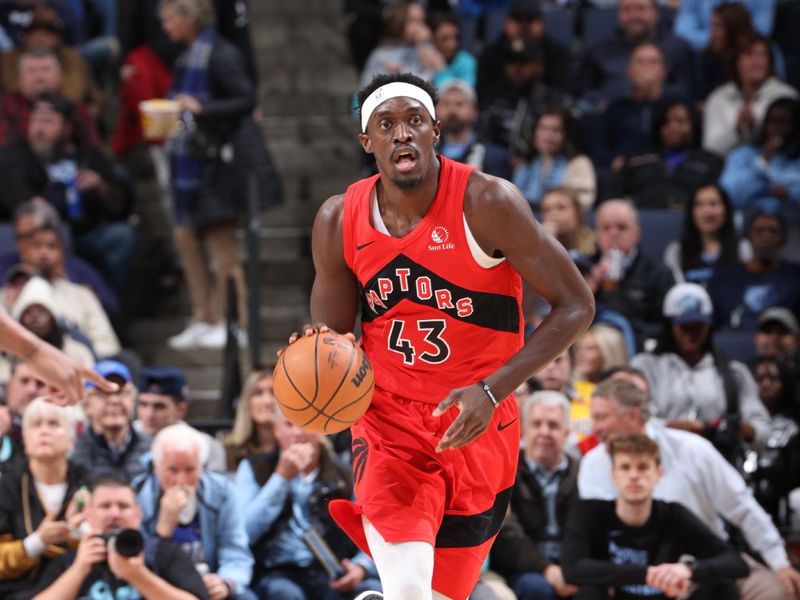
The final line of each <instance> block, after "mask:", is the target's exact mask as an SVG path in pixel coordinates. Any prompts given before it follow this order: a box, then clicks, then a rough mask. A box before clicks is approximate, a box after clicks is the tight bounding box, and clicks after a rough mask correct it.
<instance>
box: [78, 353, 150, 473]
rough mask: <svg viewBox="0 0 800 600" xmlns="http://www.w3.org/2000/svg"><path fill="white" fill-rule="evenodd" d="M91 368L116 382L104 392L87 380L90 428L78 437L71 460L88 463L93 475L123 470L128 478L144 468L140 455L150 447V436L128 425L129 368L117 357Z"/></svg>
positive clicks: (132, 395)
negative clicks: (112, 387) (114, 387)
mask: <svg viewBox="0 0 800 600" xmlns="http://www.w3.org/2000/svg"><path fill="white" fill-rule="evenodd" d="M94 370H95V371H96V372H97V373H99V374H100V375H102V376H103V377H105V378H106V379H108V380H109V381H112V382H113V383H116V384H117V385H118V386H119V389H118V390H117V391H115V392H105V391H102V390H101V389H99V388H97V387H96V386H95V384H94V383H92V382H87V383H86V392H85V394H84V399H83V402H84V410H85V411H86V416H87V417H88V419H89V428H88V429H87V430H86V431H85V432H84V433H83V435H82V436H81V437H80V438H78V440H77V442H76V443H75V451H74V452H73V454H72V460H73V461H74V462H76V463H78V464H81V465H83V466H85V467H87V468H88V469H89V470H90V472H91V473H92V474H93V475H96V476H100V475H105V474H108V473H118V474H120V473H121V474H124V475H125V476H126V477H128V479H133V478H134V477H135V476H136V475H139V474H141V473H144V472H145V470H146V467H145V463H144V462H143V461H142V456H143V455H144V454H146V453H147V452H149V451H150V442H151V439H150V437H149V436H146V435H144V434H141V433H138V432H137V431H135V430H134V429H133V427H131V417H132V416H133V405H134V401H135V399H136V387H135V386H134V385H133V377H132V376H131V372H130V370H129V369H128V367H126V366H125V365H124V364H123V363H121V362H118V361H116V360H101V361H100V362H98V363H97V364H95V366H94Z"/></svg>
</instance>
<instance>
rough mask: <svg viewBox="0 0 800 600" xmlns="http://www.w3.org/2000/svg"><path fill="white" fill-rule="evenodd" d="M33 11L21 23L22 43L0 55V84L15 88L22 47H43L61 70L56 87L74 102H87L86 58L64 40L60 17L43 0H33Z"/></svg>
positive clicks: (89, 82) (89, 95)
mask: <svg viewBox="0 0 800 600" xmlns="http://www.w3.org/2000/svg"><path fill="white" fill-rule="evenodd" d="M36 4H38V6H35V8H34V14H33V15H32V17H33V18H32V19H31V21H30V22H29V23H27V24H26V25H25V28H24V34H23V36H22V43H21V45H20V46H19V47H18V48H14V49H12V50H10V51H8V52H5V53H3V54H2V55H0V71H2V83H3V86H4V87H5V88H6V89H7V90H10V91H16V90H17V89H18V87H17V82H18V73H17V67H18V61H19V56H20V54H21V53H22V52H24V51H25V50H26V49H38V48H45V49H47V50H49V51H51V52H53V53H55V55H56V56H57V57H58V62H59V63H60V65H61V71H62V73H63V83H62V85H61V89H60V90H59V91H60V92H61V94H63V95H64V96H65V97H66V98H69V100H70V101H71V102H73V103H75V104H84V103H86V104H87V108H88V103H89V102H90V101H91V99H92V91H93V90H92V80H91V75H90V73H89V69H88V68H87V64H86V62H85V61H84V60H83V58H82V57H81V55H80V52H79V51H78V49H77V48H75V47H74V44H73V43H72V42H69V41H67V40H65V38H64V33H65V28H64V21H63V20H62V19H61V18H59V16H58V15H57V14H56V13H55V11H53V10H52V9H48V8H47V7H46V5H45V3H36Z"/></svg>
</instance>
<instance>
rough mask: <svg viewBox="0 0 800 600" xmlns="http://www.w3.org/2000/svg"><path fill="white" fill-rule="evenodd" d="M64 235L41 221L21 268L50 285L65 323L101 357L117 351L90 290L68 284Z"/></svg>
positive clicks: (105, 317)
mask: <svg viewBox="0 0 800 600" xmlns="http://www.w3.org/2000/svg"><path fill="white" fill-rule="evenodd" d="M63 235H64V233H63V231H62V229H61V227H60V226H59V224H58V222H56V221H50V220H45V221H44V222H43V223H42V224H41V225H40V226H39V227H38V229H36V230H34V231H33V233H31V234H30V237H29V240H28V242H27V243H28V244H29V246H28V249H27V250H26V253H25V256H24V257H23V260H25V266H28V267H30V268H32V269H33V270H35V271H36V272H37V273H38V274H39V275H40V276H41V277H42V278H43V279H45V280H47V282H48V283H49V284H50V285H51V286H52V290H51V291H50V293H51V294H52V297H53V301H54V302H55V303H56V305H57V307H58V314H59V315H62V316H63V318H64V321H65V322H66V324H67V325H68V326H69V327H70V328H71V329H74V330H76V331H77V332H78V333H80V334H82V335H83V336H85V337H86V338H87V339H88V340H89V342H90V343H91V345H92V347H93V349H94V352H95V353H96V354H97V355H98V356H99V357H101V358H105V357H108V356H113V355H115V354H117V353H118V352H119V351H120V344H119V340H118V339H117V335H116V333H114V329H113V328H112V327H111V323H110V322H109V320H108V315H106V313H105V312H104V311H103V307H102V306H101V305H100V302H99V300H98V299H97V296H95V295H94V293H93V292H92V290H90V289H89V288H87V287H84V286H82V285H78V284H76V283H73V282H71V281H69V280H68V279H67V278H66V277H65V276H64V275H65V272H66V266H65V251H64V240H63V237H62V236H63Z"/></svg>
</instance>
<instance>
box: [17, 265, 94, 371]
mask: <svg viewBox="0 0 800 600" xmlns="http://www.w3.org/2000/svg"><path fill="white" fill-rule="evenodd" d="M62 310H63V306H60V305H59V304H58V300H57V296H56V294H55V292H54V290H53V287H52V286H51V285H50V284H49V283H47V281H45V280H44V279H42V278H41V277H32V278H31V279H30V280H29V281H28V282H27V283H26V284H25V286H24V287H23V288H22V291H21V292H20V294H19V297H18V298H17V301H16V302H15V303H14V306H13V307H12V309H11V316H12V317H14V318H15V319H16V320H17V321H19V322H20V323H21V324H22V326H23V327H25V329H27V330H29V331H31V332H32V333H33V334H34V335H36V337H38V338H40V339H42V340H44V341H46V342H47V343H49V344H50V345H52V346H55V347H56V348H59V349H60V350H61V351H62V352H64V354H66V355H67V356H69V357H70V358H72V359H73V360H74V361H75V362H77V363H78V364H79V365H81V366H82V367H84V368H91V366H92V365H93V364H94V362H95V351H94V346H93V344H92V343H91V341H90V340H89V339H87V338H86V337H85V336H84V335H83V334H82V332H80V331H79V330H77V329H76V328H75V327H74V326H72V325H70V324H69V323H68V322H67V321H66V320H65V318H64V314H63V312H62Z"/></svg>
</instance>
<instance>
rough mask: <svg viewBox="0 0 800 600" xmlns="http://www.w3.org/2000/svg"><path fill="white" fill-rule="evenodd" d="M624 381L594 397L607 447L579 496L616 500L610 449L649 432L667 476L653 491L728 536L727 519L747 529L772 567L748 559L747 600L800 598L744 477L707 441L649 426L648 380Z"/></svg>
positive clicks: (799, 581) (798, 579) (582, 472)
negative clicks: (613, 442) (624, 436)
mask: <svg viewBox="0 0 800 600" xmlns="http://www.w3.org/2000/svg"><path fill="white" fill-rule="evenodd" d="M624 377H626V378H627V375H625V376H624ZM620 379H621V380H615V378H612V379H610V380H609V381H607V382H604V383H603V384H601V385H599V386H598V387H597V388H595V391H594V393H593V395H592V409H591V410H592V421H593V422H594V427H595V432H596V433H597V435H598V437H600V439H601V440H602V442H603V443H602V444H600V445H599V446H597V447H596V448H595V449H594V450H592V451H591V452H589V453H588V454H587V455H586V456H584V458H583V460H582V461H581V465H580V469H579V471H578V491H579V492H580V496H581V498H582V499H586V500H591V499H597V500H613V499H614V498H616V497H617V489H616V488H615V487H614V483H613V480H612V479H611V459H610V458H609V455H608V451H607V444H608V442H609V440H610V439H611V437H613V436H614V435H617V434H621V433H646V434H647V436H648V437H649V438H650V439H652V440H653V441H654V442H656V444H658V449H659V454H660V456H661V466H662V468H663V473H664V474H663V476H662V478H661V481H660V482H659V483H658V485H657V486H656V488H655V490H654V492H653V496H654V498H656V499H658V500H664V501H666V502H680V503H681V504H683V505H684V506H685V507H686V508H688V509H689V510H690V511H692V513H694V515H695V516H696V517H698V518H699V519H700V521H702V522H703V524H704V525H705V526H706V527H708V528H709V529H711V531H713V532H714V533H715V534H716V535H718V536H719V537H721V538H723V539H727V534H726V531H725V528H724V526H723V521H722V519H723V518H724V519H726V520H727V521H728V522H729V523H731V524H733V525H734V526H736V527H738V528H739V529H740V530H741V533H742V535H743V536H744V539H745V540H746V542H747V543H748V544H749V546H750V548H752V550H753V551H754V552H757V553H759V554H760V555H761V557H762V558H763V559H764V561H765V562H766V564H767V568H765V567H764V566H763V565H762V564H761V563H758V562H756V561H754V560H753V559H751V558H749V557H747V556H746V555H745V556H744V558H745V560H746V561H747V563H748V565H749V566H750V576H749V577H747V579H743V580H738V581H737V586H738V588H739V593H740V594H741V597H742V600H773V599H775V600H777V599H784V598H785V599H787V600H788V598H795V597H796V596H795V594H798V593H800V573H798V572H797V571H795V570H794V569H793V568H792V566H791V564H790V563H789V560H788V558H787V555H786V550H785V548H784V545H783V540H782V539H781V537H780V534H779V533H778V530H777V529H776V528H775V526H774V525H773V523H772V521H771V519H770V518H769V515H767V513H766V512H764V509H762V508H761V506H759V504H758V503H757V502H756V501H755V499H754V498H753V496H752V494H751V493H750V490H749V489H748V488H747V486H746V484H745V482H744V480H743V479H742V477H741V475H739V473H738V472H737V471H736V470H735V469H734V468H733V467H732V466H731V465H730V464H729V463H728V462H727V461H726V460H725V459H724V458H723V457H722V455H721V454H720V453H719V452H717V451H716V450H715V449H714V447H713V446H712V445H711V443H710V442H709V441H708V440H705V439H703V438H702V437H700V436H699V435H695V434H693V433H689V432H686V431H680V430H677V429H670V428H666V427H663V426H662V425H659V424H657V423H656V422H654V421H649V420H648V419H649V417H650V408H649V400H648V397H647V391H645V390H643V389H641V388H639V387H638V385H640V384H641V383H642V382H641V381H639V383H638V384H636V383H632V382H631V381H628V380H626V379H624V378H622V377H620Z"/></svg>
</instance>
